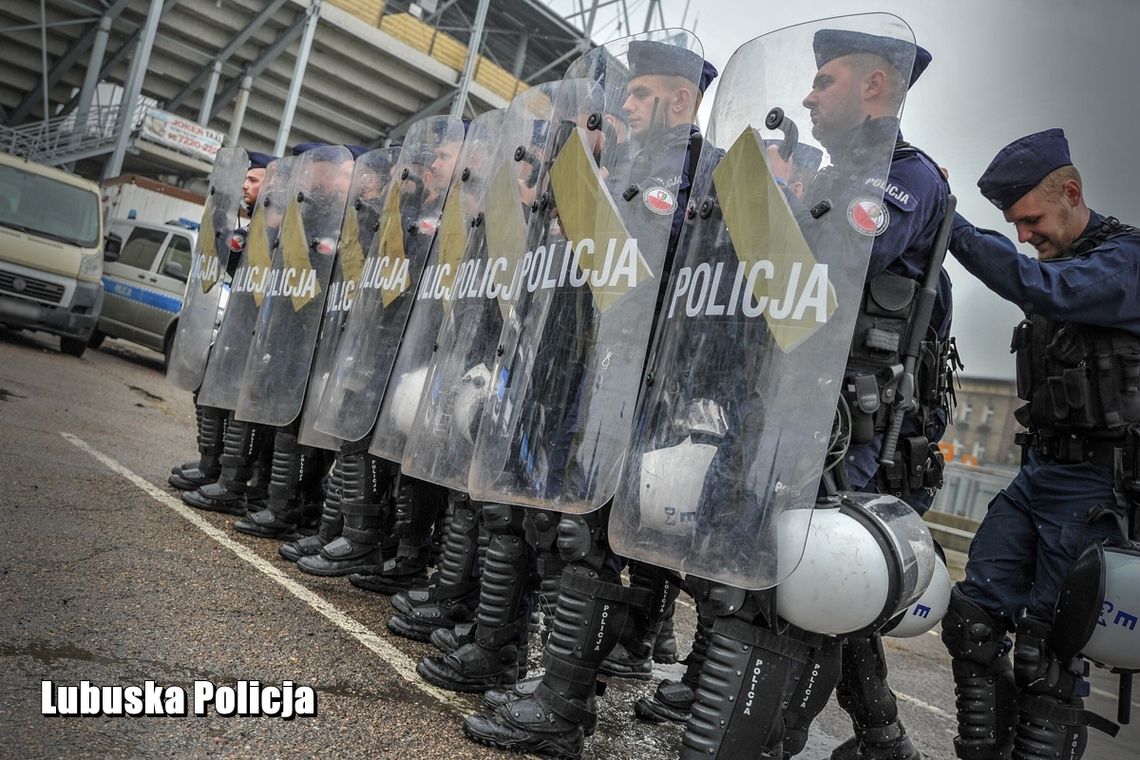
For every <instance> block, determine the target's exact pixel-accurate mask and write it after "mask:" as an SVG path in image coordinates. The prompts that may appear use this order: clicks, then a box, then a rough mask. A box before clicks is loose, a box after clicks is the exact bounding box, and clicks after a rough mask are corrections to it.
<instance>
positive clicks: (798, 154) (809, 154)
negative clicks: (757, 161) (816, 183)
mask: <svg viewBox="0 0 1140 760" xmlns="http://www.w3.org/2000/svg"><path fill="white" fill-rule="evenodd" d="M783 144H784V141H783V140H769V139H765V140H764V147H765V148H768V147H771V146H773V145H775V146H776V147H777V148H779V147H781V146H782V145H783ZM792 162H793V163H795V164H796V166H801V167H803V168H804V169H807V170H808V171H810V172H815V171H819V165H820V164H821V163H823V151H822V150H820V149H819V148H817V147H815V146H814V145H808V144H807V143H802V142H799V143H796V147H794V148H792Z"/></svg>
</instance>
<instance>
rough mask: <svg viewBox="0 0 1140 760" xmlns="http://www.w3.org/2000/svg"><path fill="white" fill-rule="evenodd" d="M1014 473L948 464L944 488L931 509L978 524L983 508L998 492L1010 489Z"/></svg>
mask: <svg viewBox="0 0 1140 760" xmlns="http://www.w3.org/2000/svg"><path fill="white" fill-rule="evenodd" d="M1016 473H1017V470H1014V469H1003V468H997V467H994V468H989V467H962V466H960V465H955V464H948V465H946V471H945V473H944V478H945V485H943V486H942V490H941V491H939V492H938V496H937V497H936V498H935V499H934V506H933V507H932V508H933V509H935V510H937V511H939V512H945V513H946V514H951V515H958V516H960V517H966V518H968V519H971V520H981V519H982V517H984V516H985V514H986V507H987V506H988V505H989V503H990V500H991V499H993V497H994V496H996V495H997V493H998V491H1000V490H1001V489H1003V488H1005V487H1006V486H1007V485H1009V482H1010V481H1011V480H1013V476H1014V475H1015V474H1016Z"/></svg>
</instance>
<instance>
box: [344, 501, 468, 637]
mask: <svg viewBox="0 0 1140 760" xmlns="http://www.w3.org/2000/svg"><path fill="white" fill-rule="evenodd" d="M448 499H449V501H450V503H451V508H452V516H451V521H450V523H449V524H448V532H447V535H446V536H445V538H444V550H443V556H442V558H441V559H440V567H439V572H438V574H437V575H436V578H435V583H434V584H433V585H432V586H429V588H428V590H427V591H426V592H423V593H420V594H415V593H414V592H409V594H408V595H406V596H405V597H404V598H403V600H401V601H400V602H397V599H399V598H400V595H397V596H396V597H394V598H393V606H395V607H396V609H397V610H400V612H399V613H398V614H396V615H394V616H392V617H391V618H389V620H388V630H390V631H392V632H393V633H395V634H396V635H398V636H403V637H405V638H409V639H414V640H415V641H427V640H428V639H429V637H430V636H431V632H432V631H434V630H435V629H437V628H452V627H454V626H455V625H457V624H459V623H465V622H468V621H469V620H471V619H472V618H474V616H475V607H476V605H477V604H478V598H479V576H478V567H479V564H478V562H479V555H480V553H481V547H480V544H483V545H486V539H485V538H484V537H482V536H481V535H480V534H481V533H482V530H481V525H482V517H481V511H480V510H479V509H477V507H476V506H475V505H474V504H473V503H472V502H471V499H470V498H468V496H467V494H464V493H461V492H459V491H451V492H449V494H448ZM357 579H358V576H353V577H352V578H351V580H352V581H353V583H354V585H359V583H358V582H357ZM402 607H406V609H403V608H402Z"/></svg>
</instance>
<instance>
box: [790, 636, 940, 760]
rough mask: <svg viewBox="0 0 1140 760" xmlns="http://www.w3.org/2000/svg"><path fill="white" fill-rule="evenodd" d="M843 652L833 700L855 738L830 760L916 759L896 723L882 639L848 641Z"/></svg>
mask: <svg viewBox="0 0 1140 760" xmlns="http://www.w3.org/2000/svg"><path fill="white" fill-rule="evenodd" d="M842 649H843V654H842V668H841V671H840V672H841V675H840V679H839V688H838V689H837V691H836V697H837V698H838V701H839V706H840V707H842V708H843V710H844V711H845V712H847V714H848V715H850V716H851V723H852V725H853V726H854V728H855V737H854V738H853V739H849V740H848V741H846V742H844V743H843V744H841V745H840V746H839V748H838V749H836V750H835V752H833V753H832V754H831V760H918V758H919V754H918V751H917V750H915V748H914V745H913V744H912V743H911V740H910V737H908V736H907V735H906V729H905V728H903V725H902V723H901V722H900V721H899V711H898V700H897V699H896V698H895V694H894V692H893V691H891V687H890V686H889V685H887V661H886V655H885V654H884V652H883V640H882V637H881V636H879V634H871V635H869V636H860V637H857V638H850V639H847V640H846V641H845V642H844V643H843V648H842ZM805 738H806V733H805ZM786 750H787V746H786V743H785V751H786Z"/></svg>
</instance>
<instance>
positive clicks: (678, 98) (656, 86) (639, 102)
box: [622, 74, 694, 138]
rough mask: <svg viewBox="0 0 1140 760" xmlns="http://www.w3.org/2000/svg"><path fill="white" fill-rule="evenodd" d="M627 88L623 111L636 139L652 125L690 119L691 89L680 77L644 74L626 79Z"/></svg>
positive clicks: (672, 124) (669, 124)
mask: <svg viewBox="0 0 1140 760" xmlns="http://www.w3.org/2000/svg"><path fill="white" fill-rule="evenodd" d="M679 85H681V86H679ZM627 89H628V91H629V94H628V95H627V96H626V99H625V102H624V103H623V104H622V109H623V110H625V112H626V113H627V114H629V130H630V132H631V133H632V134H633V136H634V137H635V138H640V137H642V136H644V135H645V134H646V133H647V132H649V131H650V130H651V129H652V128H653V127H654V126H658V127H660V126H666V127H672V126H674V125H676V124H681V123H683V122H685V121H686V120H688V121H691V120H692V118H693V111H694V109H693V104H694V101H693V94H692V92H691V90H692V86H691V85H689V84H688V83H687V82H685V80H684V79H682V78H681V77H671V76H661V75H658V74H645V75H642V76H639V77H634V78H633V79H631V80H629V85H628V87H627Z"/></svg>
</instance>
